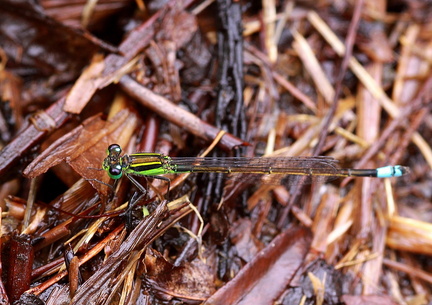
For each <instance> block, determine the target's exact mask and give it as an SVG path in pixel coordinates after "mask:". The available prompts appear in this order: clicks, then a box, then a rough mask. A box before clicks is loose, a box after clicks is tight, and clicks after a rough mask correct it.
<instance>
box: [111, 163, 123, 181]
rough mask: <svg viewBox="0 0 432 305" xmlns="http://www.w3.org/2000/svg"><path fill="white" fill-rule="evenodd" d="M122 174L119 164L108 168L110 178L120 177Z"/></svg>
mask: <svg viewBox="0 0 432 305" xmlns="http://www.w3.org/2000/svg"><path fill="white" fill-rule="evenodd" d="M122 174H123V172H122V167H121V166H120V165H119V164H116V165H113V166H111V167H110V169H109V170H108V175H109V176H110V178H112V179H120V177H121V176H122Z"/></svg>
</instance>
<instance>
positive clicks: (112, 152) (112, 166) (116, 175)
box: [102, 144, 123, 179]
mask: <svg viewBox="0 0 432 305" xmlns="http://www.w3.org/2000/svg"><path fill="white" fill-rule="evenodd" d="M121 152H122V149H121V147H120V145H118V144H111V145H110V146H108V149H107V154H108V156H107V157H106V158H105V159H104V161H103V163H102V168H103V169H104V170H105V171H106V172H107V173H108V176H110V178H112V179H120V178H121V176H122V175H123V168H122V165H121V158H120V154H121Z"/></svg>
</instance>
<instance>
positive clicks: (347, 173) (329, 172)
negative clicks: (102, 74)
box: [102, 144, 409, 193]
mask: <svg viewBox="0 0 432 305" xmlns="http://www.w3.org/2000/svg"><path fill="white" fill-rule="evenodd" d="M121 153H122V149H121V147H120V145H118V144H111V145H110V146H109V147H108V149H107V157H106V158H105V160H104V161H103V165H102V168H103V169H104V170H105V171H106V172H107V173H108V175H109V176H110V177H111V178H112V179H120V178H121V177H122V176H123V175H126V176H127V177H128V178H129V179H130V180H131V181H132V182H133V183H134V184H135V185H136V187H137V188H138V189H139V190H140V191H141V192H142V193H145V189H144V188H143V186H142V185H140V184H139V183H138V182H137V181H136V180H135V179H134V178H133V177H132V176H145V177H154V178H158V179H162V180H166V181H168V182H169V179H168V178H166V177H163V176H161V175H164V174H181V173H227V174H255V175H256V174H259V175H261V176H262V175H266V176H268V177H277V179H279V180H281V181H282V180H283V181H282V183H284V184H290V185H292V184H295V183H312V182H315V181H325V180H328V179H329V178H330V179H331V178H337V177H376V178H390V177H400V176H403V175H405V174H407V173H409V168H408V167H405V166H400V165H396V166H385V167H380V168H376V169H349V168H348V169H343V168H339V167H338V161H337V160H336V159H333V158H331V157H203V158H200V157H169V156H165V155H162V154H158V153H134V154H130V155H127V154H125V155H123V156H121ZM277 179H275V180H277Z"/></svg>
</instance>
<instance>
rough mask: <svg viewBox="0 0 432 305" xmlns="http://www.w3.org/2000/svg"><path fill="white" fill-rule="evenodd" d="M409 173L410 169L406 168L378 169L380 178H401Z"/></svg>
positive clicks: (396, 166)
mask: <svg viewBox="0 0 432 305" xmlns="http://www.w3.org/2000/svg"><path fill="white" fill-rule="evenodd" d="M408 173H409V168H408V167H405V166H400V165H395V166H384V167H379V168H377V177H378V178H391V177H400V176H403V175H405V174H408Z"/></svg>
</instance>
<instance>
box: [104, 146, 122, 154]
mask: <svg viewBox="0 0 432 305" xmlns="http://www.w3.org/2000/svg"><path fill="white" fill-rule="evenodd" d="M121 152H122V149H121V147H120V145H118V144H111V145H110V146H108V149H107V154H108V155H116V156H118V155H120V154H121Z"/></svg>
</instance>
